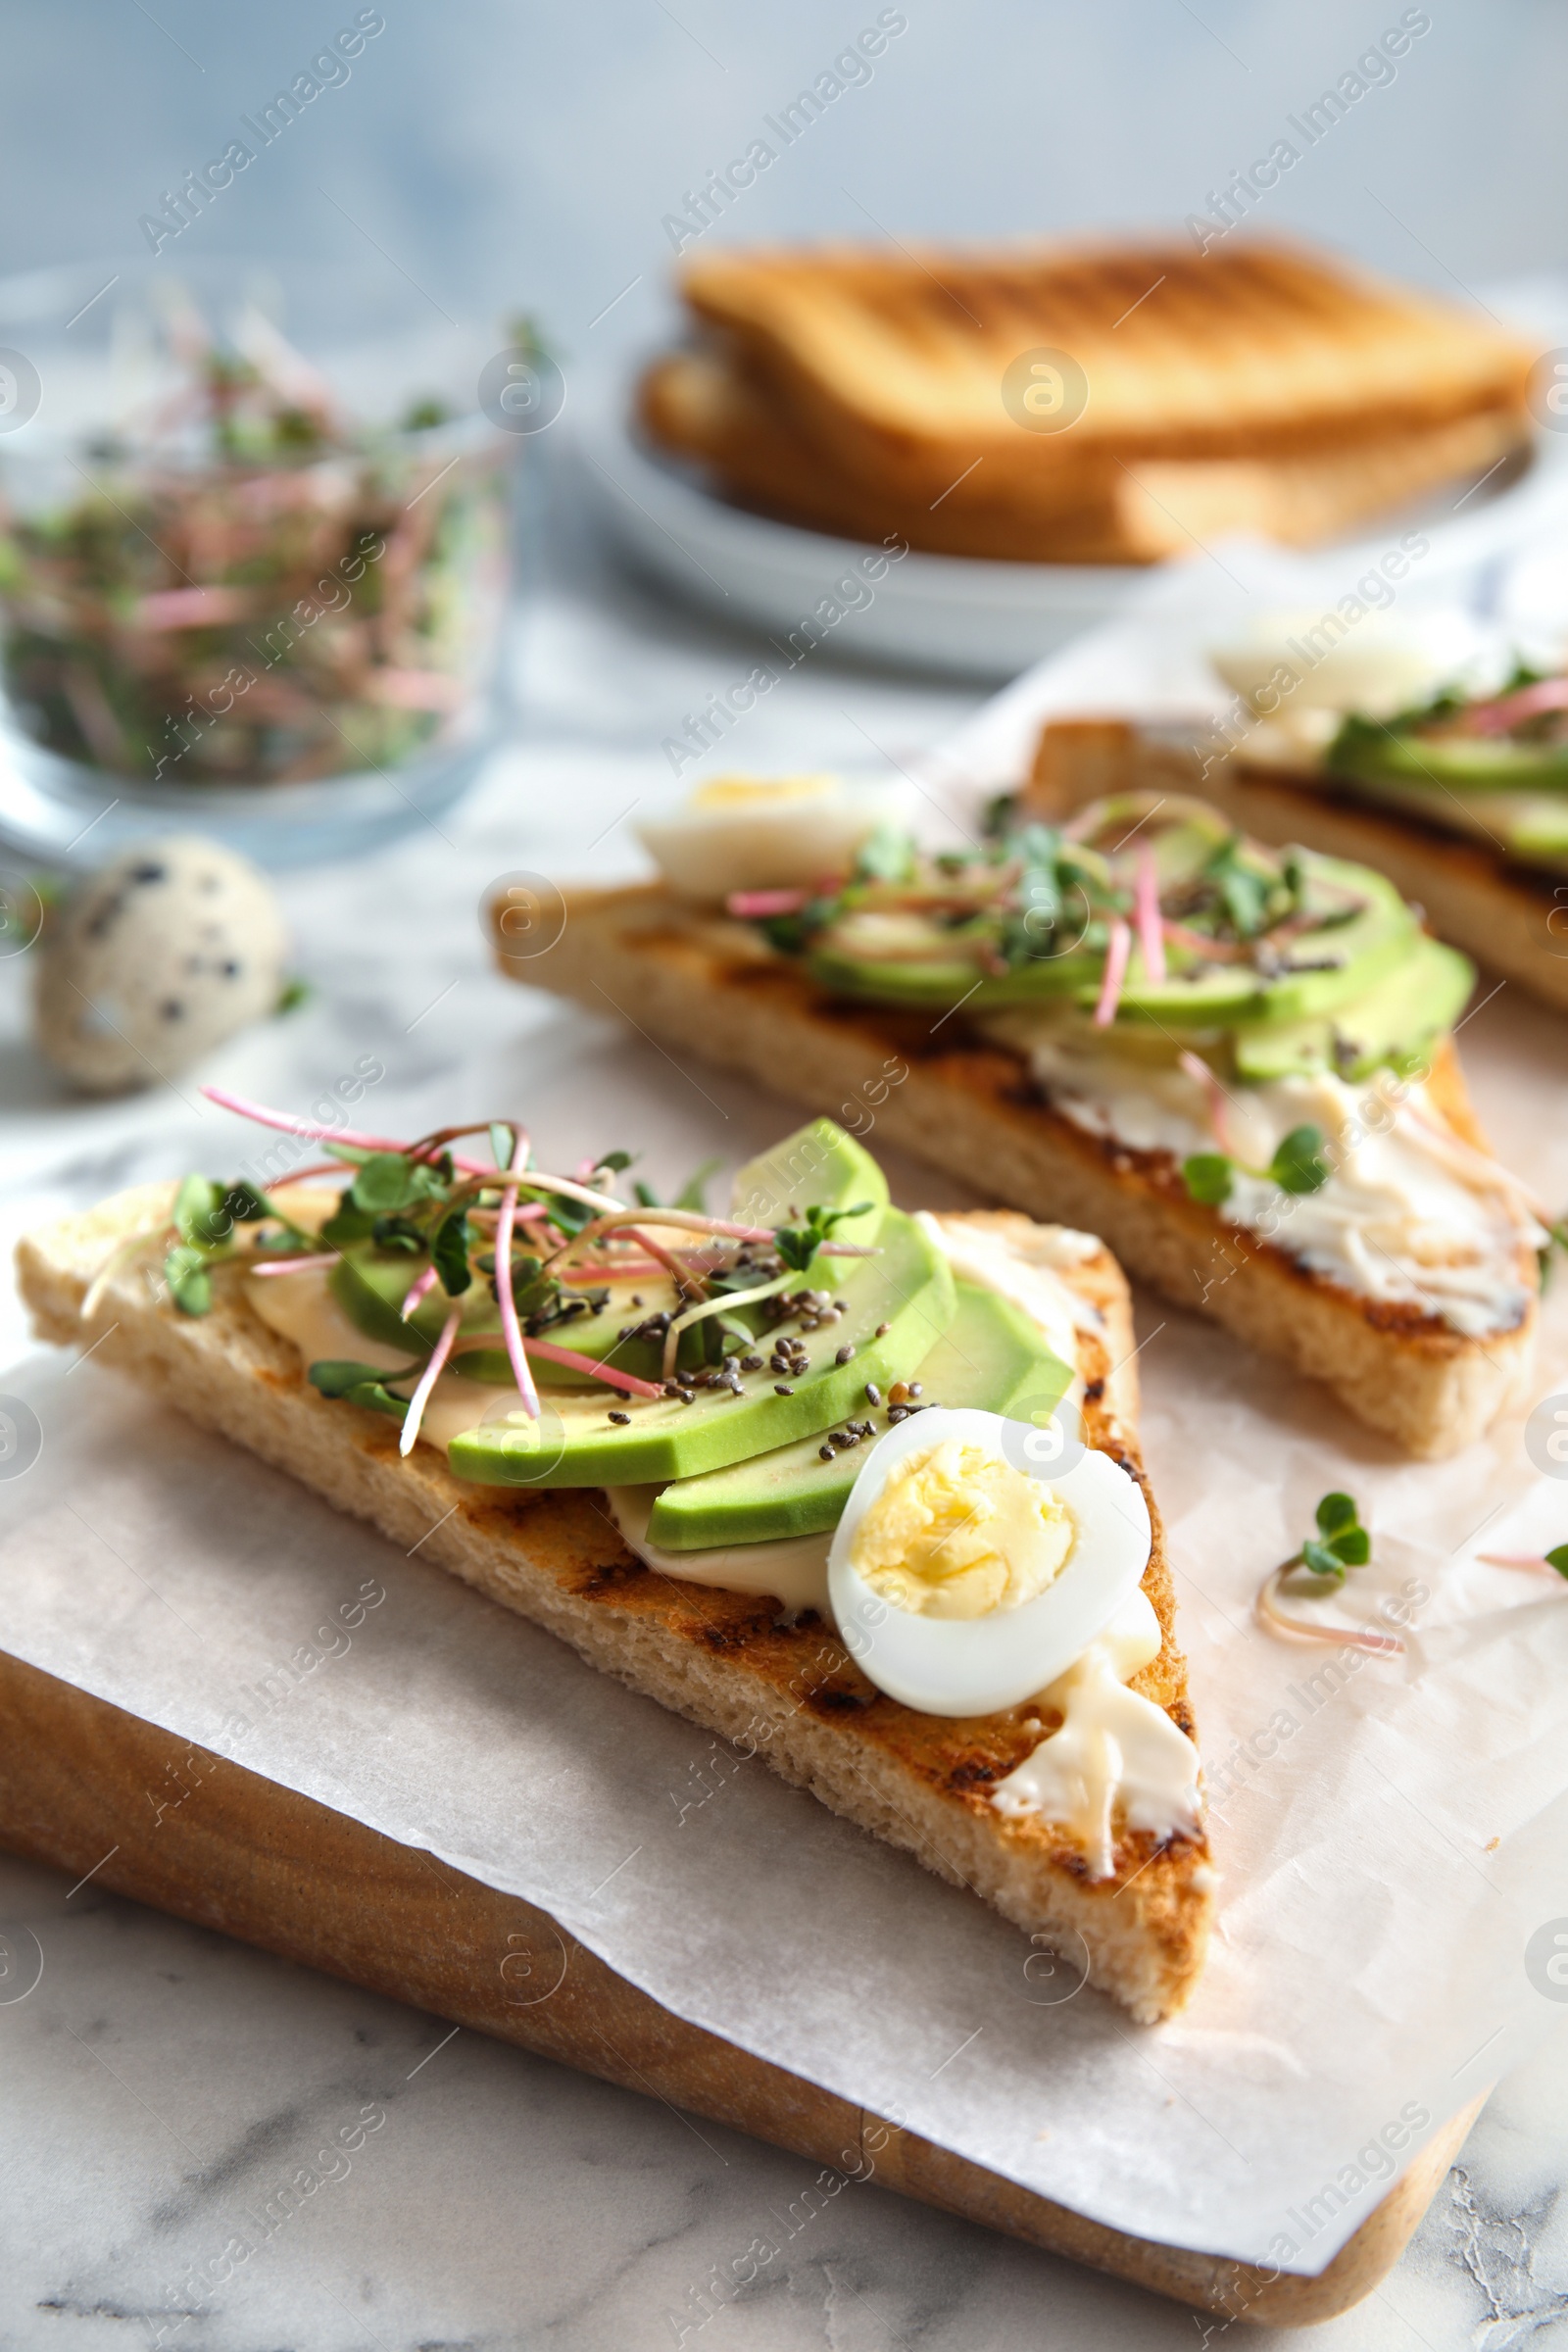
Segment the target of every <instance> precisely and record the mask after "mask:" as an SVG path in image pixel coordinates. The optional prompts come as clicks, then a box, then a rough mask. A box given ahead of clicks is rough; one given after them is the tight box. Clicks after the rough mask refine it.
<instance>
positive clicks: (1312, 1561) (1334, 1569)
mask: <svg viewBox="0 0 1568 2352" xmlns="http://www.w3.org/2000/svg"><path fill="white" fill-rule="evenodd" d="M1301 1565H1302V1567H1303V1568H1310V1569H1311V1571H1312V1574H1313V1575H1314V1576H1332V1577H1333V1578H1334V1579H1335V1580H1336V1582H1337V1583H1339V1584H1342V1585H1343V1584H1344V1582H1345V1562H1344V1561H1343V1560H1342V1559H1341V1558H1340V1557H1339V1555H1338V1554H1337V1553H1336V1552H1334V1551H1333V1550H1331V1549H1330V1547H1329V1545H1328V1544H1314V1543H1312V1542H1310V1541H1308V1542H1307V1543H1305V1544H1302V1545H1301Z"/></svg>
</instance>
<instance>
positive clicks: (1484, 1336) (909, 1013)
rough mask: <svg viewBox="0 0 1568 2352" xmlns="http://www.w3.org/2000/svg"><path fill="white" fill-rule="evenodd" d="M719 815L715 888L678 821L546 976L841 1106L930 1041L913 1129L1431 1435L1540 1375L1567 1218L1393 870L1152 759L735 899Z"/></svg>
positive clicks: (863, 849) (540, 959) (570, 933)
mask: <svg viewBox="0 0 1568 2352" xmlns="http://www.w3.org/2000/svg"><path fill="white" fill-rule="evenodd" d="M729 789H731V790H733V788H729ZM754 790H755V792H756V794H757V796H758V797H759V799H762V798H764V797H765V796H766V794H767V792H768V790H769V788H768V787H767V786H765V785H760V786H757V787H755V788H754ZM720 816H722V817H723V820H724V821H726V822H732V823H733V822H734V821H735V820H734V819H732V818H730V817H729V816H728V813H727V806H726V809H724V810H721V811H718V812H716V813H713V814H710V813H708V812H707V811H704V821H703V851H704V872H705V885H704V888H703V889H702V890H701V891H698V890H691V891H688V890H687V888H686V887H685V885H684V882H683V874H682V850H681V831H680V826H679V824H678V823H676V824H673V825H672V824H670V823H668V822H663V823H662V825H661V827H660V828H659V832H658V854H659V856H660V858H661V862H662V865H663V868H664V875H665V886H664V888H663V889H662V890H658V891H648V890H644V891H627V892H620V893H614V894H607V895H605V896H603V897H599V898H594V897H590V896H583V897H581V898H578V899H576V900H574V901H573V902H572V903H571V914H570V920H569V921H568V924H567V927H566V931H565V933H564V936H563V938H562V940H561V941H560V942H559V943H558V944H557V945H556V946H555V947H554V948H553V949H552V950H551V951H550V952H549V953H548V954H546V955H542V956H533V957H530V958H529V959H527V960H526V961H523V962H519V963H518V964H517V965H516V966H515V971H516V976H517V977H518V978H519V979H523V980H525V981H531V982H536V983H540V984H542V985H544V986H547V987H555V988H559V989H561V990H563V991H564V993H567V994H572V995H576V994H579V993H580V994H582V995H583V996H584V997H585V998H586V999H587V1000H588V1001H590V1002H593V1003H597V1004H598V1005H600V1006H601V1007H602V1005H603V1002H604V996H605V994H606V993H608V994H610V995H611V996H612V997H613V998H614V999H615V1001H617V1002H619V1003H625V1002H627V1001H629V1000H628V992H630V994H631V995H634V996H635V998H636V1000H637V1002H638V1004H639V1017H640V1019H642V1021H643V1022H644V1024H645V1026H647V1027H648V1028H649V1029H650V1030H651V1031H652V1032H653V1033H654V1034H655V1035H658V1036H662V1037H665V1038H669V1039H673V1040H676V1041H677V1042H679V1043H681V1044H683V1045H686V1046H689V1047H692V1048H694V1049H695V1050H697V1051H699V1052H706V1053H708V1054H711V1055H713V1056H715V1057H716V1058H719V1059H721V1060H727V1061H730V1062H732V1063H733V1064H735V1065H736V1066H738V1067H742V1068H745V1069H747V1070H749V1071H751V1072H753V1073H754V1074H756V1075H759V1076H765V1077H766V1078H767V1079H768V1080H769V1081H770V1082H771V1083H773V1084H775V1085H778V1086H780V1087H782V1088H784V1089H786V1090H787V1091H790V1092H792V1093H795V1094H798V1095H800V1096H802V1097H804V1099H805V1100H807V1101H809V1102H811V1103H818V1104H821V1105H822V1106H823V1107H828V1106H832V1107H833V1108H835V1109H837V1108H838V1106H839V1103H841V1102H843V1101H844V1098H845V1097H846V1096H853V1095H854V1094H855V1093H856V1091H857V1090H858V1088H859V1087H860V1086H861V1085H862V1083H863V1076H864V1073H865V1072H866V1071H867V1070H868V1069H876V1068H878V1067H881V1066H883V1065H884V1064H885V1063H888V1062H889V1061H890V1060H891V1061H896V1062H898V1064H899V1066H901V1067H902V1068H903V1069H904V1070H905V1071H906V1072H907V1077H906V1078H904V1079H903V1080H901V1081H900V1082H898V1084H897V1085H896V1087H894V1088H892V1089H891V1090H890V1089H888V1088H886V1087H884V1088H883V1090H882V1091H883V1094H884V1095H885V1101H882V1102H881V1103H880V1104H879V1107H878V1109H877V1112H876V1115H877V1116H878V1118H879V1119H880V1120H881V1122H882V1124H883V1128H884V1131H885V1132H886V1133H887V1134H888V1135H889V1136H890V1137H891V1138H892V1140H894V1141H896V1142H900V1143H904V1144H907V1146H909V1148H911V1149H913V1150H915V1151H916V1152H922V1153H924V1154H925V1155H926V1156H927V1157H929V1158H932V1159H934V1160H936V1161H938V1163H939V1164H941V1165H943V1166H944V1167H947V1168H949V1169H951V1170H953V1171H954V1172H956V1173H957V1174H960V1175H962V1176H964V1177H966V1178H967V1179H969V1180H970V1181H971V1182H973V1183H975V1184H978V1185H979V1186H981V1187H982V1188H983V1189H985V1190H987V1191H989V1192H991V1193H992V1195H993V1196H994V1197H996V1196H1000V1197H1001V1198H1002V1199H1003V1200H1005V1201H1008V1202H1010V1203H1011V1204H1013V1205H1015V1206H1017V1207H1020V1208H1023V1209H1025V1210H1027V1211H1028V1212H1029V1213H1030V1214H1033V1215H1039V1216H1054V1217H1060V1218H1063V1219H1066V1220H1068V1221H1071V1222H1073V1223H1075V1224H1082V1225H1085V1226H1089V1227H1091V1228H1093V1229H1094V1230H1096V1231H1099V1232H1102V1233H1103V1234H1104V1235H1105V1236H1106V1238H1107V1240H1109V1241H1110V1243H1111V1245H1112V1247H1113V1248H1114V1249H1115V1250H1116V1251H1117V1254H1118V1255H1119V1256H1120V1257H1121V1258H1122V1259H1123V1261H1124V1262H1125V1263H1126V1264H1128V1265H1129V1266H1130V1267H1131V1268H1132V1269H1133V1270H1134V1271H1136V1272H1140V1273H1143V1274H1145V1275H1146V1276H1147V1277H1148V1278H1149V1279H1151V1280H1152V1281H1153V1282H1155V1283H1157V1284H1158V1285H1159V1286H1160V1287H1161V1288H1162V1289H1164V1290H1165V1291H1167V1292H1168V1294H1169V1295H1170V1296H1171V1297H1172V1298H1173V1299H1175V1300H1176V1301H1177V1302H1178V1303H1179V1304H1181V1305H1184V1306H1188V1307H1193V1308H1197V1309H1198V1310H1199V1311H1201V1312H1204V1313H1207V1314H1210V1315H1212V1316H1214V1317H1216V1318H1217V1319H1218V1320H1219V1321H1221V1322H1224V1323H1226V1324H1228V1325H1229V1326H1230V1327H1231V1328H1232V1329H1233V1330H1234V1331H1236V1332H1238V1333H1239V1334H1240V1336H1242V1337H1244V1338H1246V1339H1248V1340H1249V1341H1250V1342H1252V1343H1253V1344H1254V1345H1257V1346H1260V1347H1262V1348H1266V1349H1267V1350H1269V1351H1270V1352H1273V1353H1277V1354H1280V1355H1283V1356H1285V1357H1286V1358H1287V1359H1288V1360H1290V1361H1292V1362H1294V1363H1295V1364H1297V1365H1298V1366H1299V1368H1300V1369H1302V1370H1305V1371H1308V1372H1310V1373H1312V1374H1314V1375H1315V1376H1316V1377H1318V1378H1320V1379H1325V1380H1327V1381H1328V1382H1330V1384H1331V1385H1332V1386H1333V1387H1334V1388H1335V1389H1336V1390H1337V1391H1338V1393H1339V1394H1340V1396H1341V1397H1343V1398H1344V1400H1345V1401H1346V1402H1347V1403H1348V1404H1349V1405H1350V1406H1351V1409H1352V1410H1354V1411H1355V1412H1357V1413H1358V1414H1359V1415H1360V1416H1361V1417H1362V1418H1364V1419H1365V1420H1367V1421H1369V1422H1370V1423H1372V1425H1373V1426H1374V1427H1377V1428H1380V1429H1382V1430H1385V1431H1386V1432H1388V1434H1390V1435H1391V1436H1393V1437H1395V1438H1396V1439H1397V1441H1398V1442H1399V1443H1400V1444H1401V1445H1402V1446H1405V1447H1406V1448H1407V1449H1408V1450H1410V1451H1412V1452H1415V1453H1420V1454H1439V1453H1445V1452H1449V1451H1452V1450H1454V1449H1455V1448H1456V1447H1457V1446H1461V1445H1463V1444H1465V1443H1467V1442H1468V1441H1469V1440H1470V1439H1471V1438H1472V1437H1474V1436H1476V1435H1477V1434H1479V1432H1480V1431H1481V1430H1482V1429H1483V1428H1485V1427H1486V1426H1487V1424H1488V1423H1489V1422H1490V1421H1491V1420H1492V1418H1493V1417H1494V1415H1495V1413H1496V1412H1497V1411H1498V1410H1499V1409H1500V1408H1501V1406H1502V1405H1503V1404H1504V1403H1505V1402H1506V1401H1507V1400H1508V1398H1509V1397H1511V1396H1512V1395H1513V1394H1514V1393H1515V1392H1516V1390H1517V1388H1518V1387H1519V1386H1520V1385H1521V1384H1522V1383H1523V1382H1524V1381H1525V1380H1526V1379H1527V1378H1528V1374H1529V1366H1530V1362H1531V1356H1532V1348H1533V1340H1534V1329H1535V1321H1536V1299H1537V1292H1538V1288H1539V1268H1538V1252H1540V1251H1541V1250H1544V1249H1545V1248H1546V1247H1547V1246H1548V1242H1549V1239H1550V1233H1549V1228H1550V1223H1551V1220H1550V1219H1549V1218H1548V1217H1547V1216H1546V1214H1545V1211H1544V1209H1543V1208H1541V1206H1540V1204H1539V1203H1537V1202H1535V1201H1532V1200H1531V1199H1530V1198H1529V1196H1528V1195H1527V1193H1526V1192H1525V1190H1524V1188H1523V1187H1522V1186H1520V1185H1519V1184H1518V1183H1517V1182H1516V1181H1515V1180H1514V1179H1513V1178H1511V1177H1510V1176H1509V1175H1508V1174H1507V1173H1506V1171H1505V1170H1504V1169H1502V1168H1501V1167H1500V1166H1499V1165H1498V1163H1497V1162H1496V1160H1495V1158H1494V1157H1493V1156H1492V1154H1491V1153H1490V1152H1488V1151H1487V1149H1486V1147H1485V1143H1484V1139H1483V1138H1482V1137H1481V1135H1480V1133H1479V1130H1478V1129H1477V1127H1476V1124H1475V1121H1474V1118H1473V1116H1472V1114H1471V1112H1470V1109H1469V1105H1468V1102H1467V1100H1466V1097H1465V1093H1464V1088H1463V1081H1462V1078H1461V1076H1460V1073H1459V1069H1458V1063H1457V1059H1456V1056H1455V1054H1454V1052H1453V1047H1452V1042H1451V1035H1452V1030H1453V1027H1454V1024H1455V1022H1456V1021H1457V1020H1458V1018H1459V1016H1460V1014H1461V1012H1462V1010H1463V1007H1464V1005H1465V1002H1466V999H1467V997H1468V995H1469V993H1470V988H1471V985H1472V982H1473V977H1474V974H1473V971H1472V967H1471V966H1470V964H1469V963H1468V961H1467V960H1466V958H1465V957H1464V956H1460V955H1458V954H1457V953H1456V952H1455V951H1454V950H1452V949H1450V948H1447V947H1445V946H1443V945H1442V944H1441V943H1440V942H1438V941H1436V940H1434V939H1432V938H1431V937H1430V936H1429V935H1428V933H1427V932H1426V931H1425V929H1424V928H1423V925H1422V922H1421V918H1420V915H1419V913H1418V911H1417V909H1416V908H1414V907H1411V906H1410V905H1409V904H1407V902H1406V901H1405V900H1404V899H1402V898H1401V896H1400V895H1399V893H1398V892H1397V890H1396V889H1395V888H1394V887H1393V886H1392V885H1391V884H1390V883H1389V882H1387V881H1386V880H1385V879H1384V878H1383V877H1382V875H1380V874H1378V873H1376V872H1374V871H1373V870H1372V869H1371V868H1369V867H1366V866H1363V865H1359V864H1356V863H1354V862H1351V861H1348V860H1345V859H1340V858H1327V857H1322V856H1317V855H1314V854H1312V853H1310V852H1306V851H1301V850H1293V849H1289V848H1287V849H1285V850H1272V849H1267V848H1264V847H1263V846H1262V845H1260V844H1258V843H1255V842H1252V841H1250V840H1249V839H1248V838H1246V837H1245V836H1244V835H1241V834H1239V833H1238V832H1236V831H1235V829H1234V828H1233V827H1232V826H1231V825H1229V824H1228V823H1227V822H1226V821H1225V820H1224V819H1223V818H1222V817H1221V816H1220V815H1219V814H1218V813H1217V812H1216V811H1215V810H1214V809H1211V808H1209V807H1208V806H1207V805H1206V804H1204V803H1202V802H1200V801H1195V800H1192V799H1188V798H1184V797H1182V796H1180V795H1178V794H1138V793H1132V794H1122V795H1118V796H1115V797H1113V798H1111V799H1107V800H1102V801H1099V802H1094V803H1091V804H1089V805H1088V806H1086V807H1084V808H1082V809H1079V810H1078V811H1077V812H1076V814H1075V815H1073V817H1072V818H1071V819H1070V820H1069V821H1068V822H1066V823H1063V824H1046V823H1041V822H1037V821H1032V820H1031V818H1030V817H1029V815H1028V813H1027V811H1026V810H1024V809H1021V808H1019V807H1018V806H1016V805H1015V804H1013V803H1010V802H1003V803H1000V804H998V805H997V806H996V807H995V808H994V809H993V811H992V813H991V818H990V821H989V826H988V832H987V837H986V838H985V839H984V840H983V841H982V842H980V843H978V844H975V845H971V846H969V847H956V848H954V849H951V850H950V849H945V848H944V849H939V850H931V849H928V848H925V847H923V846H922V845H921V844H920V843H918V842H917V841H916V840H914V839H913V838H911V837H910V836H908V835H906V834H904V833H902V832H899V831H898V830H896V829H894V828H891V827H889V826H888V825H887V824H886V823H885V822H877V823H875V824H874V825H872V826H870V827H869V828H868V830H867V832H866V834H865V837H864V838H863V839H862V841H861V844H860V847H859V849H858V852H857V853H856V856H855V858H854V861H853V863H852V864H850V865H849V866H848V867H847V868H846V867H845V866H844V865H843V863H842V860H841V864H840V868H839V870H838V871H837V872H835V873H831V874H825V875H824V878H823V879H821V880H820V881H818V882H816V883H814V884H812V885H810V886H809V887H805V888H802V887H800V885H799V884H798V882H795V881H793V880H792V882H791V884H790V886H788V887H780V888H778V889H768V888H766V887H759V885H758V881H757V867H756V860H755V854H754V855H752V857H751V858H750V860H749V871H748V884H747V887H746V888H744V889H740V890H733V891H731V892H730V893H729V894H728V895H727V897H726V898H725V900H724V901H723V903H722V904H721V905H717V904H715V903H714V901H713V898H712V896H711V876H712V874H713V872H714V870H715V866H716V865H717V864H718V863H719V862H720V860H719V859H718V858H717V856H716V851H717V849H718V847H719V846H721V844H720V840H719V835H718V823H719V817H720ZM810 822H811V810H810V804H809V802H807V801H802V802H801V803H800V804H799V809H798V816H797V823H798V825H799V827H800V828H801V829H802V830H803V831H804V832H807V833H809V826H810ZM693 827H694V829H695V820H693ZM842 830H843V828H842V822H840V825H839V832H840V834H841V835H842ZM651 838H652V829H651ZM755 838H756V833H755V828H754V830H753V833H752V835H751V836H750V839H752V840H753V841H755ZM801 856H802V850H801V846H800V845H799V844H797V848H796V853H795V862H796V868H797V871H798V870H799V865H800V861H801ZM498 940H499V943H500V947H501V952H502V960H503V963H505V961H506V956H505V945H506V941H505V933H504V930H502V931H501V932H499V933H498ZM590 965H591V967H592V977H591V976H590ZM593 979H597V980H598V982H599V984H600V985H599V988H598V989H597V990H595V989H594V987H593V985H592V980H593ZM890 1049H892V1054H891V1055H890ZM852 1107H853V1106H852V1105H851V1104H846V1107H845V1111H844V1114H843V1115H845V1116H850V1115H851V1111H852Z"/></svg>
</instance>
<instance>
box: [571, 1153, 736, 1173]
mask: <svg viewBox="0 0 1568 2352" xmlns="http://www.w3.org/2000/svg"><path fill="white" fill-rule="evenodd" d="M635 1157H636V1154H635V1152H606V1153H605V1154H604V1156H603V1157H602V1158H601V1159H597V1160H595V1162H594V1173H595V1174H596V1175H599V1176H619V1175H621V1174H623V1173H624V1171H625V1170H626V1169H627V1168H629V1167H630V1166H631V1163H632V1161H633V1159H634V1158H635ZM712 1164H713V1166H714V1167H715V1168H716V1167H717V1165H718V1162H717V1160H716V1159H715V1160H714V1161H713V1163H712Z"/></svg>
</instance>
